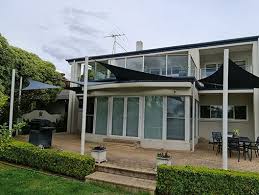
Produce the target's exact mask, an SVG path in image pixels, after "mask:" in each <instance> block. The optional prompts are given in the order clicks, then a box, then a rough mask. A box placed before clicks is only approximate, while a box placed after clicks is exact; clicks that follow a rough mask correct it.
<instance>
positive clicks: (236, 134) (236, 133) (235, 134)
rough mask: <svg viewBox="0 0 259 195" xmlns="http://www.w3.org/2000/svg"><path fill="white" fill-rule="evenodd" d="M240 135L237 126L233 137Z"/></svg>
mask: <svg viewBox="0 0 259 195" xmlns="http://www.w3.org/2000/svg"><path fill="white" fill-rule="evenodd" d="M239 135H240V130H239V129H237V128H235V129H233V137H238V136H239Z"/></svg>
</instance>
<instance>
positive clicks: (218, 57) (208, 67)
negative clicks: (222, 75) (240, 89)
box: [199, 44, 253, 79]
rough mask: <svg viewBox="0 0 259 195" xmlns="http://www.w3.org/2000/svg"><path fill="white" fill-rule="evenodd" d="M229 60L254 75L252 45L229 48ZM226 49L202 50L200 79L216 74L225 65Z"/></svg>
mask: <svg viewBox="0 0 259 195" xmlns="http://www.w3.org/2000/svg"><path fill="white" fill-rule="evenodd" d="M227 48H228V49H229V58H230V59H231V60H232V61H233V62H235V63H236V64H237V65H238V66H240V67H241V68H243V69H245V70H246V71H248V72H250V73H253V66H252V64H253V62H252V50H253V47H252V44H243V45H235V46H229V47H227ZM223 52H224V47H218V48H210V49H201V50H200V70H199V76H200V78H201V79H202V78H205V77H208V76H210V75H212V74H213V73H214V72H216V71H217V70H218V69H219V68H220V67H221V66H222V64H223V59H224V53H223Z"/></svg>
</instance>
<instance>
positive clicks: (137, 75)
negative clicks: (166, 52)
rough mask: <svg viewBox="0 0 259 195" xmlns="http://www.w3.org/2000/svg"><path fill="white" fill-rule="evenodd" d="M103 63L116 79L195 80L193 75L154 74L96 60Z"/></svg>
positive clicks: (149, 80) (150, 80)
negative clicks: (169, 75)
mask: <svg viewBox="0 0 259 195" xmlns="http://www.w3.org/2000/svg"><path fill="white" fill-rule="evenodd" d="M98 63H99V64H101V65H103V66H104V67H105V68H107V69H108V70H110V71H111V72H112V73H113V74H114V76H115V77H116V80H117V81H120V82H123V81H146V82H152V81H153V82H154V81H156V82H158V81H159V82H191V83H193V82H194V81H195V77H192V76H184V77H167V76H161V75H156V74H150V73H145V72H140V71H136V70H131V69H127V68H122V67H118V66H113V65H111V64H106V63H103V62H98Z"/></svg>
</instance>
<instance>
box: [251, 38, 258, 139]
mask: <svg viewBox="0 0 259 195" xmlns="http://www.w3.org/2000/svg"><path fill="white" fill-rule="evenodd" d="M258 48H259V40H258V41H256V42H254V43H253V51H252V70H253V74H254V75H256V76H259V49H258ZM253 111H254V140H256V138H257V137H258V136H259V120H258V118H259V89H258V88H255V89H254V94H253Z"/></svg>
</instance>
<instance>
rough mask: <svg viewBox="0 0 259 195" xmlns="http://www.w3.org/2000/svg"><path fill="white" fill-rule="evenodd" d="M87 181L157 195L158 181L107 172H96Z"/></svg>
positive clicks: (87, 177)
mask: <svg viewBox="0 0 259 195" xmlns="http://www.w3.org/2000/svg"><path fill="white" fill-rule="evenodd" d="M85 179H86V181H92V182H97V183H106V184H110V185H114V186H118V187H121V188H123V189H125V190H127V191H130V192H134V193H135V192H148V193H149V194H155V190H156V181H154V180H148V179H140V178H135V177H128V176H124V175H116V174H112V173H105V172H99V171H97V172H94V173H92V174H90V175H88V176H86V177H85Z"/></svg>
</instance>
